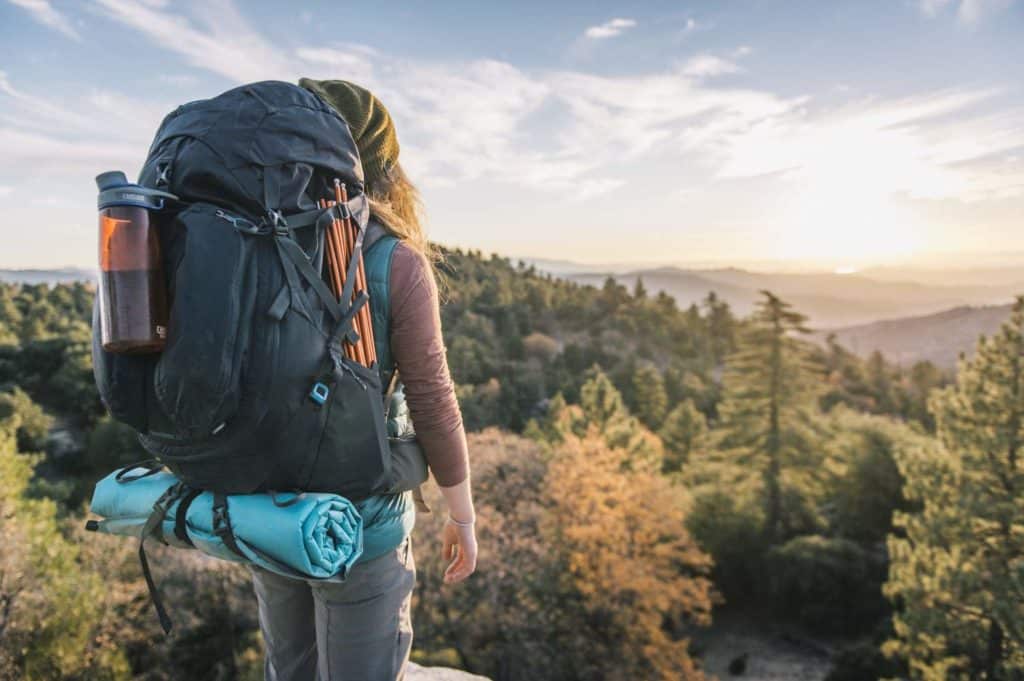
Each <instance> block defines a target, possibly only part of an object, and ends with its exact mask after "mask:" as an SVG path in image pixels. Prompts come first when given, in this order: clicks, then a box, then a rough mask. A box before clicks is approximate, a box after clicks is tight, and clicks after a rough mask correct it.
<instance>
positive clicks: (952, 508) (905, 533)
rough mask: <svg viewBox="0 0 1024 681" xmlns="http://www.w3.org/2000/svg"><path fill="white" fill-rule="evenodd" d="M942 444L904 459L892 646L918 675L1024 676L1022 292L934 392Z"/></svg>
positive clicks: (892, 548)
mask: <svg viewBox="0 0 1024 681" xmlns="http://www.w3.org/2000/svg"><path fill="white" fill-rule="evenodd" d="M929 406H930V408H931V411H932V413H933V414H934V416H935V420H936V427H937V435H938V438H939V442H940V443H941V447H938V446H936V447H932V448H922V449H919V450H916V451H911V452H906V453H903V454H902V455H901V456H900V457H899V458H898V464H899V466H900V470H901V473H902V474H903V476H904V478H905V479H906V487H905V490H904V492H905V494H906V496H907V497H908V498H909V499H910V500H911V501H913V502H915V503H916V504H917V505H918V506H919V507H920V511H919V512H916V513H902V514H898V515H897V516H896V519H895V523H894V524H895V526H896V528H897V532H898V533H897V534H895V535H892V536H890V538H889V552H890V555H891V565H890V571H889V582H888V584H887V585H886V594H887V595H888V596H889V597H890V598H891V599H893V600H894V601H895V602H896V603H897V605H898V606H900V610H899V611H898V612H897V614H896V615H895V618H894V625H895V632H896V638H895V639H894V640H892V641H889V642H888V643H887V644H886V650H887V651H888V652H889V653H891V654H896V655H900V656H902V657H904V658H905V659H906V660H907V661H908V663H909V666H910V669H911V672H912V674H913V675H914V677H915V678H921V679H926V680H928V681H931V680H933V679H934V680H936V681H937V680H938V679H968V678H969V679H989V680H994V679H1017V678H1024V494H1022V493H1024V297H1021V298H1018V299H1017V302H1016V304H1015V305H1014V308H1013V313H1012V315H1011V318H1010V320H1009V321H1008V322H1007V323H1006V324H1004V325H1003V327H1002V329H1000V331H999V332H998V333H997V334H996V335H995V336H994V337H992V338H991V339H985V338H982V340H981V342H979V344H978V348H977V353H976V355H975V356H974V357H973V358H972V359H970V360H964V361H962V362H961V366H960V371H959V374H958V377H957V381H956V385H954V386H950V387H947V388H944V389H942V390H940V391H938V392H936V393H934V394H933V396H932V399H931V400H930V404H929Z"/></svg>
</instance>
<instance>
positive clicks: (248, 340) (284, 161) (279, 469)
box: [93, 81, 426, 499]
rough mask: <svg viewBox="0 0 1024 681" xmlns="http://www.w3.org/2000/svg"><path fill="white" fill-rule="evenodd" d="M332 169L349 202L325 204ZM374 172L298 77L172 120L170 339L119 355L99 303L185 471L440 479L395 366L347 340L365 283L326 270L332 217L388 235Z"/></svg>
mask: <svg viewBox="0 0 1024 681" xmlns="http://www.w3.org/2000/svg"><path fill="white" fill-rule="evenodd" d="M335 179H339V180H340V181H341V182H344V183H345V184H346V186H347V188H348V192H349V197H350V198H349V200H348V202H347V204H346V205H340V206H337V207H335V208H333V209H327V210H320V209H317V207H316V201H317V200H318V199H321V198H327V197H329V196H331V195H333V189H334V181H335ZM362 180H363V176H362V170H361V166H360V162H359V154H358V151H357V149H356V145H355V143H354V141H353V139H352V136H351V134H350V132H349V129H348V126H347V125H346V123H345V121H344V120H343V119H342V118H341V117H340V116H339V115H338V113H337V112H336V111H335V110H334V109H332V108H331V107H330V106H329V105H328V104H327V103H325V102H324V101H323V100H322V99H320V98H319V97H318V96H316V95H315V94H313V93H311V92H309V91H307V90H305V89H303V88H300V87H298V86H296V85H291V84H288V83H283V82H273V81H268V82H262V83H254V84H250V85H244V86H241V87H238V88H235V89H233V90H230V91H228V92H225V93H224V94H222V95H220V96H218V97H214V98H212V99H208V100H201V101H196V102H191V103H188V104H185V105H183V106H181V107H178V109H176V110H175V111H173V112H172V113H171V114H169V115H168V116H167V117H166V118H165V119H164V121H163V123H162V124H161V126H160V129H159V130H158V131H157V133H156V137H155V139H154V140H153V144H152V146H151V147H150V150H149V155H148V158H147V159H146V162H145V165H144V166H143V168H142V171H141V173H140V175H139V184H140V185H142V186H145V187H150V188H153V189H160V190H162V191H166V192H170V193H172V194H175V195H176V196H178V197H179V198H180V203H177V204H175V205H173V206H171V207H170V208H169V209H166V210H165V211H164V213H165V214H164V215H162V216H161V222H160V223H159V224H160V227H159V229H160V241H161V246H162V252H163V257H164V266H165V273H166V276H167V285H168V291H169V297H170V303H171V310H170V320H169V324H168V335H167V342H166V346H165V348H164V350H163V352H162V353H160V354H152V355H123V354H111V353H107V352H105V351H103V349H102V347H101V345H100V342H99V337H98V336H99V332H98V325H97V324H96V312H95V311H94V320H93V321H94V323H93V328H94V333H93V361H94V371H95V376H96V383H97V386H98V388H99V392H100V395H101V397H102V399H103V402H104V404H105V405H106V407H107V408H108V409H109V411H110V413H111V414H112V416H113V417H114V418H116V419H118V420H120V421H122V422H124V423H126V424H128V425H130V426H132V427H133V428H134V429H136V430H137V431H138V432H139V440H140V442H141V443H142V445H143V446H144V447H145V449H146V450H147V451H148V452H150V453H151V454H152V455H153V456H154V457H155V458H156V459H157V460H158V461H159V462H160V463H162V464H164V465H166V466H167V467H168V468H169V469H170V470H171V471H172V472H173V473H174V474H175V475H177V476H178V477H179V478H180V479H181V480H182V482H183V483H184V484H186V485H188V486H190V487H193V488H198V489H204V490H212V491H215V492H219V493H221V494H238V493H248V492H253V491H258V490H284V489H298V490H308V491H326V492H334V493H338V494H342V495H344V496H346V497H348V498H350V499H360V498H363V497H366V496H368V495H371V494H381V493H394V492H399V491H403V490H406V489H413V488H415V487H416V486H417V485H418V484H419V483H420V482H422V481H423V479H424V478H425V477H426V467H425V464H424V463H423V462H422V453H421V452H419V450H418V448H413V449H410V448H408V447H403V448H401V452H392V448H391V446H390V445H389V442H388V437H387V428H386V415H385V401H386V399H387V397H388V396H387V395H385V392H386V391H385V389H384V386H386V385H388V384H391V385H392V386H393V385H394V382H395V379H396V376H393V375H388V376H381V375H380V374H379V371H378V368H377V367H371V368H367V367H364V366H362V365H361V364H358V363H356V362H353V361H350V360H348V359H347V358H345V357H344V354H343V352H342V345H341V343H342V339H343V338H345V337H346V336H348V337H349V338H350V339H354V338H356V336H355V331H354V327H353V324H352V319H353V316H354V314H355V312H356V310H357V309H358V307H359V306H360V305H362V304H365V302H366V296H360V297H358V298H357V303H356V304H350V305H348V306H345V305H339V303H338V300H337V298H335V297H334V296H333V295H332V294H331V292H330V290H329V289H328V288H327V286H326V285H325V283H324V281H323V280H322V279H321V274H320V271H321V264H322V261H323V257H324V235H325V231H324V230H325V227H326V225H327V224H328V223H329V221H330V220H331V219H332V217H333V216H339V217H341V216H344V215H346V214H348V215H351V216H352V218H353V221H354V222H355V223H357V224H358V226H359V235H358V238H357V249H356V250H357V252H358V250H359V248H360V247H362V248H366V247H368V246H369V241H370V240H372V239H374V238H375V236H379V235H380V234H381V231H382V230H380V228H379V227H378V229H377V230H376V235H375V234H374V230H370V232H369V234H368V233H367V230H366V227H367V224H368V217H369V207H368V203H367V200H366V197H365V195H364V194H363V191H362V188H363V183H362ZM354 260H355V259H354V258H353V261H354ZM355 280H356V277H354V276H351V277H349V278H348V279H347V281H349V282H355ZM356 293H357V294H358V293H359V292H356ZM348 299H349V298H348V297H347V296H345V295H344V294H343V295H342V300H348ZM384 341H385V342H386V339H384ZM403 457H404V458H403ZM399 459H401V460H399Z"/></svg>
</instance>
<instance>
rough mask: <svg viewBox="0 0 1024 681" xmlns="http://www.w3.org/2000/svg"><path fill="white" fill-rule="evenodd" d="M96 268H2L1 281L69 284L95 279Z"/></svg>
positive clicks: (0, 270)
mask: <svg viewBox="0 0 1024 681" xmlns="http://www.w3.org/2000/svg"><path fill="white" fill-rule="evenodd" d="M95 279H96V270H87V269H83V268H79V267H61V268H58V269H52V270H46V269H24V270H4V269H0V281H2V282H5V283H8V284H67V283H71V282H75V281H94V280H95Z"/></svg>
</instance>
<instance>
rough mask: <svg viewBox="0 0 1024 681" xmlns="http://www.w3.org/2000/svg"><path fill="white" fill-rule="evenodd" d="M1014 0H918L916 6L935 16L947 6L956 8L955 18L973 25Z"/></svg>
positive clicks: (925, 13)
mask: <svg viewBox="0 0 1024 681" xmlns="http://www.w3.org/2000/svg"><path fill="white" fill-rule="evenodd" d="M1015 1H1016V0H919V2H918V8H919V9H920V10H921V12H922V13H923V14H924V15H925V16H928V17H935V16H938V15H939V14H941V13H942V12H944V11H945V10H946V9H947V8H949V7H955V8H956V16H957V19H958V20H959V21H960V22H961V23H964V24H967V25H974V24H977V23H979V22H980V21H982V20H983V19H986V18H988V17H990V16H994V15H996V14H999V13H1000V12H1002V11H1004V10H1006V9H1008V8H1009V7H1010V6H1011V5H1013V4H1014V2H1015Z"/></svg>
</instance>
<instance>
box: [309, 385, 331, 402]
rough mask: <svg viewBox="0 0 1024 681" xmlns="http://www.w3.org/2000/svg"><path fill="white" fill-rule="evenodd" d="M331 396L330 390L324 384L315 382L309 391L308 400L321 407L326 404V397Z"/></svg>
mask: <svg viewBox="0 0 1024 681" xmlns="http://www.w3.org/2000/svg"><path fill="white" fill-rule="evenodd" d="M330 394H331V389H330V388H328V387H327V384H326V383H321V382H320V381H317V382H316V383H314V384H313V388H312V389H311V390H310V391H309V399H311V400H313V401H314V402H316V403H317V404H318V405H320V406H321V407H322V406H323V405H324V403H325V402H327V396H328V395H330Z"/></svg>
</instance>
